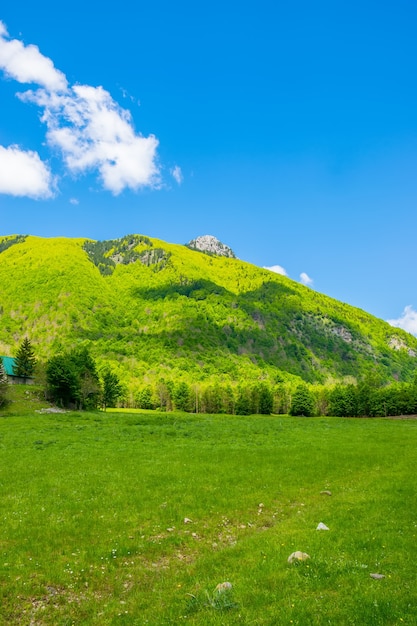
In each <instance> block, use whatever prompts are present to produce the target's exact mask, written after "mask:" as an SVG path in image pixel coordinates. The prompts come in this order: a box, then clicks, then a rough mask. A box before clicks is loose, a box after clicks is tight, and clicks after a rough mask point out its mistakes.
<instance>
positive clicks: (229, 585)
mask: <svg viewBox="0 0 417 626" xmlns="http://www.w3.org/2000/svg"><path fill="white" fill-rule="evenodd" d="M231 588H232V583H229V582H227V581H225V582H224V583H219V584H218V585H217V587H216V589H215V590H214V591H217V593H224V592H225V591H230V589H231Z"/></svg>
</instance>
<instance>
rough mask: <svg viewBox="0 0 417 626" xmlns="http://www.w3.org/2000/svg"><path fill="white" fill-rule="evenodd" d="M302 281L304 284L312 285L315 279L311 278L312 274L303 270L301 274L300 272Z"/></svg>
mask: <svg viewBox="0 0 417 626" xmlns="http://www.w3.org/2000/svg"><path fill="white" fill-rule="evenodd" d="M300 281H301V282H302V283H303V285H312V284H313V279H312V278H310V276H309V275H308V274H306V273H305V272H301V274H300Z"/></svg>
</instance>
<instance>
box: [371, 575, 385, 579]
mask: <svg viewBox="0 0 417 626" xmlns="http://www.w3.org/2000/svg"><path fill="white" fill-rule="evenodd" d="M369 576H370V577H371V578H375V580H382V579H383V578H385V576H384V574H369Z"/></svg>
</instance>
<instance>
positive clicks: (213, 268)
mask: <svg viewBox="0 0 417 626" xmlns="http://www.w3.org/2000/svg"><path fill="white" fill-rule="evenodd" d="M0 293H1V303H0V305H1V308H0V313H1V324H0V353H1V354H4V355H14V354H15V352H16V349H17V347H18V345H19V344H20V342H21V341H22V339H23V337H25V336H27V337H29V338H30V340H31V342H32V344H33V346H34V348H35V350H36V353H37V356H38V358H39V359H41V360H42V359H46V358H48V357H50V356H52V355H53V354H56V353H58V352H59V351H60V350H61V349H68V348H72V347H74V346H87V347H88V348H89V349H90V351H91V353H92V354H93V355H94V356H95V358H96V359H97V360H98V362H100V361H104V360H106V361H109V362H111V363H113V365H114V366H115V367H116V369H117V371H118V372H119V373H120V374H121V375H122V376H123V379H124V380H125V381H127V382H128V383H129V384H135V383H138V382H140V383H143V381H145V382H154V381H157V380H159V379H161V378H164V380H176V381H177V380H184V381H186V382H188V383H193V382H199V381H203V380H207V381H208V380H210V381H212V382H213V381H222V382H224V383H228V382H232V383H233V382H238V381H242V380H245V381H247V380H252V381H255V380H269V381H270V382H273V383H275V382H279V381H282V380H286V379H288V378H289V377H291V376H297V377H301V378H302V379H304V380H305V381H308V382H321V383H325V382H328V381H329V380H345V381H353V380H358V379H359V378H361V377H362V376H363V375H365V374H366V373H369V372H373V373H375V372H376V373H378V374H379V375H380V377H381V379H382V380H386V381H388V380H391V379H397V380H411V378H412V377H413V375H414V372H415V370H416V366H417V358H416V354H417V340H416V339H415V338H414V337H412V336H411V335H409V334H407V333H405V332H404V331H401V330H399V329H395V328H392V327H391V326H389V325H388V324H387V323H386V322H383V321H382V320H378V319H376V318H374V317H372V316H371V315H369V314H367V313H365V312H364V311H361V310H358V309H355V308H353V307H351V306H349V305H347V304H342V303H341V302H338V301H335V300H333V299H331V298H329V297H326V296H324V295H322V294H319V293H317V292H315V291H314V290H312V289H310V288H308V287H304V286H303V285H300V284H298V283H296V282H294V281H292V280H290V279H289V278H286V277H284V276H280V275H277V274H274V273H273V272H270V271H268V270H264V269H261V268H259V267H255V266H253V265H250V264H249V263H245V262H243V261H240V260H238V259H234V258H226V257H220V256H214V255H207V254H204V253H202V252H199V251H196V250H192V249H190V248H188V247H186V246H181V245H174V244H169V243H166V242H163V241H160V240H156V239H150V238H148V237H145V236H141V235H130V236H127V237H124V238H122V239H118V240H114V241H108V242H94V241H91V240H86V239H66V238H54V239H42V238H38V237H32V236H26V237H25V236H11V237H3V238H1V239H0Z"/></svg>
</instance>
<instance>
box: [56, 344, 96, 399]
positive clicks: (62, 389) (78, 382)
mask: <svg viewBox="0 0 417 626" xmlns="http://www.w3.org/2000/svg"><path fill="white" fill-rule="evenodd" d="M46 383H47V390H48V394H49V395H50V397H51V399H52V400H54V401H55V402H57V403H58V404H60V405H61V406H71V405H74V406H76V407H78V408H80V409H94V408H96V407H97V405H98V402H99V398H100V392H101V388H100V381H99V377H98V374H97V369H96V364H95V361H94V359H93V358H92V356H91V355H90V353H89V352H88V350H87V348H82V349H79V350H73V351H72V352H67V353H62V354H58V355H56V356H54V357H52V358H51V359H49V361H48V363H47V366H46Z"/></svg>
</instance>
